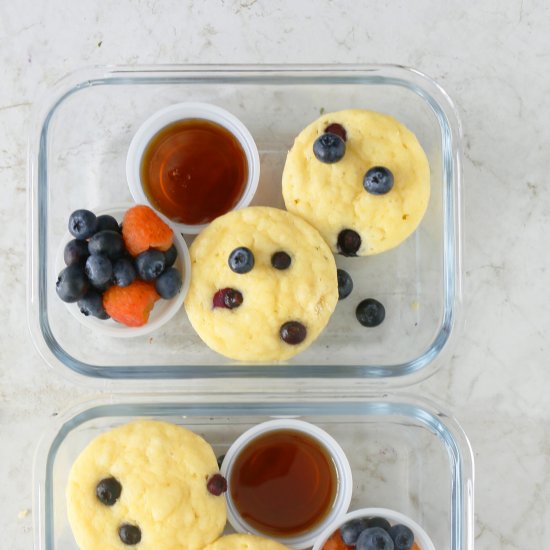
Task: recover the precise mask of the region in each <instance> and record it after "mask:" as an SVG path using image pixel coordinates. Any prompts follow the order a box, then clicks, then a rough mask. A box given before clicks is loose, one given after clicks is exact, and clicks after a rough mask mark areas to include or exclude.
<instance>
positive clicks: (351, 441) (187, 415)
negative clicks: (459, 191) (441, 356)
mask: <svg viewBox="0 0 550 550" xmlns="http://www.w3.org/2000/svg"><path fill="white" fill-rule="evenodd" d="M281 416H284V417H286V418H288V417H296V418H300V419H302V420H306V421H308V422H311V423H313V424H315V425H317V426H319V427H321V428H322V429H324V430H326V431H327V432H328V433H329V434H330V435H331V436H332V437H334V439H335V440H336V441H337V442H338V443H339V444H340V446H341V447H342V448H343V450H344V452H345V453H346V455H347V458H348V460H349V462H350V465H351V470H352V474H353V496H352V501H351V505H350V510H356V509H359V508H365V507H373V506H376V507H383V508H389V509H392V510H397V511H399V512H401V513H404V514H405V515H407V516H409V517H410V518H411V519H413V520H414V521H416V522H417V523H418V524H419V525H421V526H422V527H423V528H424V530H425V531H426V532H427V534H428V536H429V537H430V538H431V539H432V541H433V543H434V545H435V547H436V548H437V549H438V550H472V549H473V529H472V522H473V511H472V509H473V462H472V452H471V449H470V446H469V443H468V440H467V438H466V436H465V434H464V432H463V431H462V429H461V428H460V426H459V425H458V424H457V422H456V421H455V420H454V419H453V418H452V417H451V416H449V415H447V414H446V413H444V412H442V410H441V409H440V408H439V407H438V406H436V405H434V404H432V403H429V402H427V401H424V400H421V399H419V398H415V397H413V396H411V395H401V396H399V397H397V396H392V395H386V396H384V397H362V398H354V399H350V398H341V399H330V398H329V399H327V398H326V397H319V396H316V395H315V394H312V395H309V396H308V397H307V398H302V400H301V402H299V403H298V402H295V401H289V400H288V396H282V397H281V396H276V395H275V394H272V395H271V396H270V397H269V398H266V396H265V395H263V394H254V393H250V394H248V395H246V396H240V397H239V398H238V399H235V398H234V399H221V400H218V399H216V398H214V399H211V400H209V402H205V400H204V399H202V398H201V399H198V398H196V397H192V396H185V397H182V396H181V395H173V394H168V395H167V394H164V395H159V394H156V395H155V394H147V395H143V394H142V395H134V396H131V395H126V396H118V397H117V398H116V399H113V398H112V396H104V397H101V398H97V397H95V398H93V399H92V400H90V401H87V402H83V403H81V404H79V405H77V406H76V407H74V408H73V409H71V410H69V411H68V412H65V413H63V414H62V415H60V416H59V417H57V418H56V420H55V424H54V425H53V424H52V426H51V429H50V430H49V432H48V433H46V434H44V436H43V438H42V440H41V442H40V445H39V448H38V450H37V454H36V456H35V465H34V468H35V471H34V498H35V509H34V519H35V550H77V546H76V543H75V541H74V538H73V535H72V532H71V528H70V525H69V523H68V519H67V509H66V499H65V489H66V484H67V479H68V475H69V471H70V468H71V466H72V464H73V462H74V460H75V459H76V457H77V456H78V454H79V453H80V452H81V451H82V450H83V448H84V447H85V446H86V445H87V444H88V443H89V442H90V441H91V440H92V439H93V438H94V437H96V436H97V435H99V434H100V433H102V432H104V431H106V430H108V429H111V428H114V427H116V426H119V425H121V424H124V423H126V422H128V421H130V420H133V419H136V418H154V419H159V420H165V421H168V422H174V423H176V424H180V425H182V426H184V427H186V428H188V429H191V430H192V431H194V432H196V433H198V434H200V435H201V436H203V437H204V438H205V439H206V440H207V441H208V442H209V443H210V444H211V445H212V446H213V448H214V452H215V453H216V455H217V456H219V455H222V454H224V453H225V452H226V451H227V450H228V448H229V447H230V445H231V444H232V443H233V441H235V439H237V437H238V436H239V435H241V434H242V433H243V432H245V431H246V430H247V429H249V428H250V427H252V426H253V425H256V424H258V423H260V422H263V421H265V420H268V419H271V418H274V417H281ZM226 532H231V528H230V527H227V528H226Z"/></svg>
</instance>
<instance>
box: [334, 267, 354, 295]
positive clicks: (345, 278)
mask: <svg viewBox="0 0 550 550" xmlns="http://www.w3.org/2000/svg"><path fill="white" fill-rule="evenodd" d="M336 275H337V277H338V300H343V299H344V298H347V297H348V296H349V295H350V294H351V291H352V290H353V279H352V278H351V275H350V274H349V273H348V272H347V271H344V270H343V269H337V270H336Z"/></svg>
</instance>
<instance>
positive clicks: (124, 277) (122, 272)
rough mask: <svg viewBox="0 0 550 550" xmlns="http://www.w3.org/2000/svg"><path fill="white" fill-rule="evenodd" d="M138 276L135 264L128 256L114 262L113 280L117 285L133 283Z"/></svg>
mask: <svg viewBox="0 0 550 550" xmlns="http://www.w3.org/2000/svg"><path fill="white" fill-rule="evenodd" d="M136 277H137V273H136V269H135V267H134V264H133V262H132V261H131V260H129V259H128V258H121V259H120V260H117V261H116V262H115V263H114V264H113V282H114V283H115V285H117V286H128V285H131V284H132V283H133V282H134V280H135V279H136Z"/></svg>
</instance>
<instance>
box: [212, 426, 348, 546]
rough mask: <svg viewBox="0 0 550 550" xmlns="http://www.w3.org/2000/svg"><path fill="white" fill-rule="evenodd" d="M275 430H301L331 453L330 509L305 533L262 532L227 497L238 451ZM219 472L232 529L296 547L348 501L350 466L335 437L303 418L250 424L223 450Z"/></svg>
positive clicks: (328, 522)
mask: <svg viewBox="0 0 550 550" xmlns="http://www.w3.org/2000/svg"><path fill="white" fill-rule="evenodd" d="M279 430H292V431H297V432H302V433H305V434H307V435H309V436H310V437H312V438H313V439H315V440H316V441H318V442H319V443H320V444H321V445H323V447H324V448H325V449H326V450H327V451H328V454H329V455H330V456H331V457H332V460H333V462H334V466H335V468H336V475H337V487H336V496H335V499H334V504H333V507H332V509H331V510H330V512H329V513H328V514H327V516H326V517H325V518H324V519H323V520H322V521H321V522H320V523H318V524H317V525H316V526H315V527H313V528H312V529H311V530H310V531H308V532H307V533H303V534H301V535H295V536H291V537H276V536H273V535H271V534H266V533H263V532H261V531H259V530H257V529H256V528H254V527H252V526H251V525H249V524H248V523H247V522H246V520H244V519H243V517H242V516H241V515H240V514H239V512H238V510H237V508H236V506H235V504H234V502H233V500H232V498H231V469H232V467H233V465H234V462H235V459H236V458H237V456H238V455H239V453H240V451H241V450H242V449H243V448H244V447H245V446H246V445H248V443H250V442H251V441H252V440H254V439H255V438H257V437H259V436H263V435H264V434H266V433H268V432H272V431H279ZM221 473H222V475H223V476H224V477H225V478H226V479H227V487H228V489H227V492H226V499H227V516H228V520H229V523H230V524H231V526H232V527H233V529H235V531H237V532H239V533H252V534H255V535H261V536H267V537H269V538H271V539H274V540H276V541H278V542H280V543H281V544H285V545H286V546H289V547H291V548H295V549H296V550H301V549H303V548H310V547H311V546H312V545H313V543H314V542H315V541H316V540H317V539H318V537H319V535H320V534H321V533H322V532H324V531H325V528H326V526H327V525H332V524H334V523H335V522H337V521H338V519H339V518H341V517H342V516H343V515H344V514H345V513H346V512H347V510H348V507H349V504H350V501H351V494H352V489H353V479H352V475H351V468H350V465H349V462H348V459H347V457H346V455H345V453H344V451H343V450H342V448H341V447H340V445H339V444H338V443H337V442H336V440H335V439H334V438H333V437H332V436H330V435H329V434H328V433H327V432H325V431H324V430H322V429H321V428H319V427H318V426H315V425H313V424H310V423H309V422H304V421H303V420H297V419H293V418H284V419H277V420H269V421H267V422H263V423H262V424H258V425H256V426H254V427H252V428H250V429H249V430H247V431H246V432H245V433H243V434H242V435H241V436H240V437H239V438H238V439H237V440H236V441H235V442H234V443H233V445H231V447H230V448H229V450H228V451H227V453H226V455H225V458H224V459H223V463H222V466H221Z"/></svg>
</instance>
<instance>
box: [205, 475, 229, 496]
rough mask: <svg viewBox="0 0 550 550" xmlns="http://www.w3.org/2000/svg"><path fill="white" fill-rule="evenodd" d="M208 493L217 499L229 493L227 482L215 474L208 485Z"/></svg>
mask: <svg viewBox="0 0 550 550" xmlns="http://www.w3.org/2000/svg"><path fill="white" fill-rule="evenodd" d="M206 489H207V490H208V492H209V493H210V494H212V495H214V496H216V497H219V496H220V495H221V494H222V493H225V492H226V491H227V480H226V479H225V477H223V476H222V475H221V474H214V475H213V476H211V477H210V478H209V479H208V482H207V483H206Z"/></svg>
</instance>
